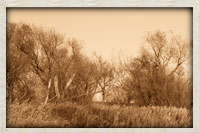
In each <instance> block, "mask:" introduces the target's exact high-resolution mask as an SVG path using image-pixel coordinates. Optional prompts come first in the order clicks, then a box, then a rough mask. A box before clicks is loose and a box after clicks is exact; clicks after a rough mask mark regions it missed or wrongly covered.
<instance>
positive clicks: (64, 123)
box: [7, 103, 192, 127]
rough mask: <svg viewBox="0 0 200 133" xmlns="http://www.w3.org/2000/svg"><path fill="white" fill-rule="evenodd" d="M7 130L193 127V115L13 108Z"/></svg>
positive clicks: (64, 106)
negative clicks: (11, 128)
mask: <svg viewBox="0 0 200 133" xmlns="http://www.w3.org/2000/svg"><path fill="white" fill-rule="evenodd" d="M7 127H192V113H191V111H190V110H188V109H186V108H176V107H165V106H164V107H155V106H149V107H136V106H119V105H112V106H109V105H103V104H101V105H100V104H92V105H91V106H81V105H75V104H72V103H60V104H47V105H46V106H43V105H31V104H21V105H17V104H11V105H8V106H7Z"/></svg>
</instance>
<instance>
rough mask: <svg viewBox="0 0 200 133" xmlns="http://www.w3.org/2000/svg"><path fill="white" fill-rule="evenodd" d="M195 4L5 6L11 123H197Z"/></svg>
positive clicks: (119, 125) (33, 125) (103, 125)
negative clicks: (57, 6)
mask: <svg viewBox="0 0 200 133" xmlns="http://www.w3.org/2000/svg"><path fill="white" fill-rule="evenodd" d="M192 18H193V9H192V8H180V7H179V8H7V9H6V127H7V128H193V66H192V62H193V58H192V56H193V53H192V50H193V19H192Z"/></svg>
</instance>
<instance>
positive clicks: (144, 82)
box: [124, 31, 191, 105]
mask: <svg viewBox="0 0 200 133" xmlns="http://www.w3.org/2000/svg"><path fill="white" fill-rule="evenodd" d="M170 35H171V36H167V34H166V33H164V32H161V31H157V32H155V33H151V32H149V33H148V34H147V36H146V38H145V40H146V42H147V44H150V45H148V46H149V47H143V49H142V53H141V55H140V56H139V57H138V58H134V59H132V60H130V61H129V63H128V64H126V69H125V70H126V71H127V72H128V75H130V76H129V77H128V78H126V80H125V82H124V87H125V88H127V90H128V91H129V94H131V95H132V96H133V97H138V99H140V100H142V101H141V102H142V103H143V104H144V105H149V104H155V105H171V104H174V103H175V102H174V101H175V99H174V97H173V95H176V94H178V93H175V91H173V89H177V88H174V85H175V84H178V83H177V82H175V81H176V80H175V79H177V77H176V76H175V75H176V72H177V71H178V70H179V69H180V68H181V67H182V66H183V64H184V63H185V62H186V61H187V60H188V59H189V58H190V55H191V54H190V53H191V45H190V44H189V42H187V41H185V40H183V39H182V38H181V37H180V36H177V35H173V34H170ZM187 67H188V66H187ZM172 88H173V89H172ZM131 92H132V93H131ZM190 98H191V97H190Z"/></svg>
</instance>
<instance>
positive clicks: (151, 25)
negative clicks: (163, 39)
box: [7, 8, 192, 59]
mask: <svg viewBox="0 0 200 133" xmlns="http://www.w3.org/2000/svg"><path fill="white" fill-rule="evenodd" d="M7 11H8V15H7V21H8V22H20V21H22V22H27V23H31V24H36V25H46V26H48V27H52V28H55V30H56V31H57V32H59V33H64V34H65V35H66V37H74V38H76V39H78V40H80V41H82V42H83V46H84V48H85V51H86V52H87V54H88V55H91V54H92V53H93V52H94V51H96V53H97V54H101V55H102V56H103V57H104V58H106V59H111V58H116V57H118V56H119V53H120V51H121V54H122V55H123V56H124V57H127V56H129V57H130V56H136V55H138V53H139V49H140V47H141V44H142V39H143V36H144V34H145V33H146V32H148V31H155V30H158V29H159V30H162V31H166V32H169V31H170V30H171V31H173V32H175V33H176V34H180V35H182V36H183V37H185V38H188V39H191V37H192V34H191V32H192V27H191V25H192V24H191V23H192V21H191V19H192V14H191V10H188V9H145V8H144V9H131V8H129V9H125V8H124V9H123V8H121V9H105V8H104V9H87V8H86V9H75V8H74V9H67V8H66V9H65V8H62V9H58V8H57V9H56V8H55V9H50V8H46V9H45V8H43V9H38V8H32V9H31V8H30V9H28V8H27V9H26V8H25V9H20V8H19V9H17V8H15V9H8V10H7Z"/></svg>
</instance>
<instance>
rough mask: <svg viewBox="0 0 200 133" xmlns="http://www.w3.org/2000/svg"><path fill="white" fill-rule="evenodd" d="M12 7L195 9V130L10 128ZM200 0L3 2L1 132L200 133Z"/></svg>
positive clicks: (0, 25) (0, 16)
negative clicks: (8, 71) (8, 85)
mask: <svg viewBox="0 0 200 133" xmlns="http://www.w3.org/2000/svg"><path fill="white" fill-rule="evenodd" d="M10 7H16V8H18V7H42V8H43V7H50V8H52V7H56V8H59V7H80V8H89V7H123V8H130V7H137V8H140V7H143V8H145V7H155V8H156V7H176V8H179V7H191V8H193V128H6V9H7V8H10ZM199 66H200V0H165V1H163V0H3V1H2V0H1V1H0V132H3V133H4V132H120V133H121V132H127V133H128V132H141V133H143V132H152V133H155V132H176V133H177V132H180V133H199V132H200V67H199Z"/></svg>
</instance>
